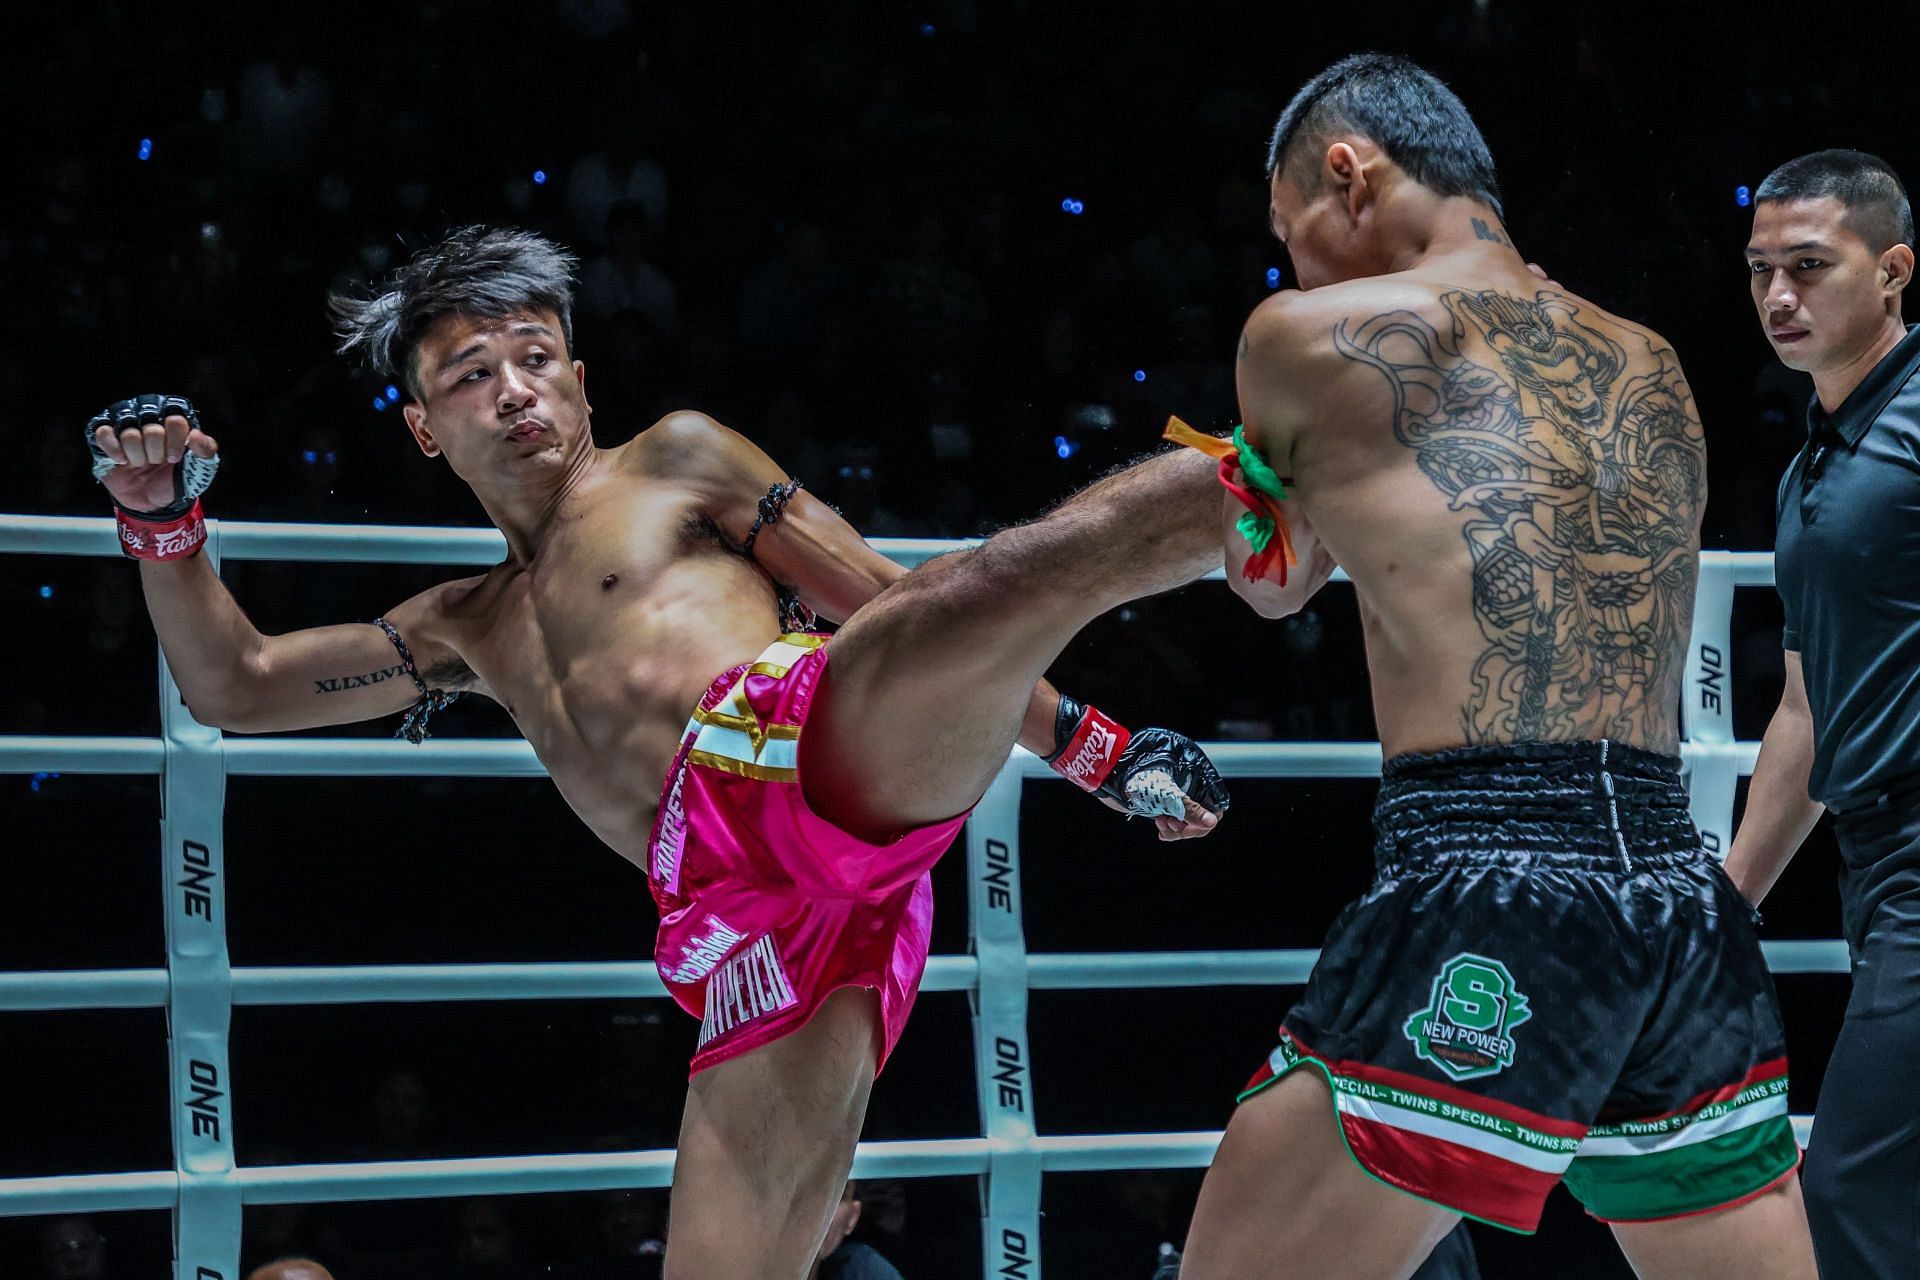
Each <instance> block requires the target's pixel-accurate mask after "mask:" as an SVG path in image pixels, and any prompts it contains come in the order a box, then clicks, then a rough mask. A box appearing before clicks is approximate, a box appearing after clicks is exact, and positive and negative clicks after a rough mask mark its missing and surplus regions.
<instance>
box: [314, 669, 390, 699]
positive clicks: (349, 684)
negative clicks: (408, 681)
mask: <svg viewBox="0 0 1920 1280" xmlns="http://www.w3.org/2000/svg"><path fill="white" fill-rule="evenodd" d="M406 670H407V665H406V663H404V662H400V663H395V664H394V665H393V666H391V667H382V668H381V669H380V670H378V671H369V672H367V673H366V674H365V675H360V676H334V677H333V678H331V679H328V680H315V681H314V682H313V691H314V692H315V693H339V692H341V691H342V690H345V689H364V688H366V687H367V686H369V685H376V684H379V683H380V682H381V681H383V680H391V679H393V678H394V677H395V676H397V675H404V674H405V673H406Z"/></svg>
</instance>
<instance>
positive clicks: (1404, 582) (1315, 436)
mask: <svg viewBox="0 0 1920 1280" xmlns="http://www.w3.org/2000/svg"><path fill="white" fill-rule="evenodd" d="M1511 261H1512V259H1511V255H1509V254H1503V255H1500V256H1498V257H1496V256H1494V255H1492V254H1486V255H1481V254H1475V253H1471V252H1468V253H1461V254H1455V255H1452V256H1450V257H1449V258H1448V259H1446V260H1444V261H1436V262H1430V263H1427V264H1424V265H1423V266H1422V267H1421V268H1419V269H1416V270H1415V271H1412V272H1407V273H1403V274H1399V275H1392V276H1380V277H1371V278H1367V279H1362V280H1355V281H1351V282H1348V283H1344V284H1339V285H1334V286H1330V287H1327V288H1322V289H1317V290H1314V291H1312V292H1311V293H1307V294H1295V295H1289V296H1284V297H1282V298H1281V299H1279V300H1278V301H1277V302H1276V303H1275V304H1272V305H1276V306H1277V307H1281V308H1284V310H1285V314H1286V334H1287V336H1288V337H1289V339H1290V340H1291V342H1292V344H1293V345H1292V348H1291V352H1290V354H1289V355H1287V356H1286V357H1285V359H1284V363H1285V365H1286V370H1285V371H1284V372H1281V371H1276V372H1277V373H1280V376H1284V377H1286V378H1289V379H1291V381H1292V385H1293V386H1294V387H1295V388H1296V389H1295V390H1294V391H1293V392H1292V393H1291V394H1290V399H1291V403H1289V404H1287V405H1285V406H1284V407H1283V408H1281V409H1279V410H1277V411H1276V412H1275V413H1274V414H1273V417H1274V419H1275V422H1276V424H1277V426H1276V429H1274V430H1271V431H1269V432H1268V433H1267V435H1266V437H1265V442H1266V443H1267V444H1268V448H1269V453H1270V455H1271V456H1272V457H1273V460H1274V461H1275V463H1276V465H1278V466H1279V467H1280V469H1281V470H1282V471H1283V472H1288V471H1290V472H1291V474H1292V476H1293V479H1294V483H1295V486H1296V489H1295V497H1296V498H1297V500H1298V501H1299V502H1300V503H1301V505H1302V506H1303V507H1304V509H1305V511H1306V514H1307V515H1308V517H1309V518H1310V519H1311V520H1312V522H1313V525H1314V528H1315V529H1316V530H1317V532H1318V534H1319V537H1320V538H1321V540H1322V541H1323V542H1324V543H1325V545H1326V546H1327V548H1328V549H1329V550H1330V551H1331V552H1332V553H1333V555H1334V557H1335V558H1336V559H1337V560H1338V561H1339V563H1340V564H1341V565H1342V566H1343V567H1344V568H1345V569H1346V570H1347V572H1348V574H1349V575H1350V576H1351V577H1352V579H1353V581H1354V584H1355V586H1356V588H1357V591H1358V597H1359V603H1360V610H1361V616H1362V620H1363V623H1364V626H1365V632H1366V640H1367V658H1368V664H1369V666H1370V668H1371V670H1372V676H1373V690H1374V704H1375V713H1376V717H1377V720H1378V723H1379V729H1380V737H1381V742H1382V744H1383V746H1384V748H1385V750H1386V752H1387V754H1388V755H1390V756H1391V755H1395V754H1398V753H1400V752H1405V751H1430V750H1438V749H1443V748H1446V747H1451V746H1459V745H1462V744H1467V743H1485V742H1508V741H1529V740H1565V739H1580V738H1598V737H1607V738H1613V739H1616V740H1619V741H1623V742H1629V743H1633V744H1635V745H1639V746H1645V747H1649V748H1652V749H1655V750H1660V751H1668V752H1671V751H1673V750H1675V749H1676V747H1677V743H1678V725H1677V723H1676V716H1677V710H1678V704H1679V686H1680V678H1681V670H1682V666H1681V664H1682V661H1683V656H1684V652H1685V646H1686V643H1687V635H1688V630H1689V627H1690V625H1691V619H1692V609H1693V591H1694V579H1695V574H1696V571H1697V567H1698V552H1699V520H1700V512H1701V509H1702V507H1703V506H1704V504H1705V500H1706V456H1705V445H1704V438H1703V435H1702V432H1701V428H1700V422H1699V418H1698V416H1697V414H1696V412H1695V410H1694V406H1693V400H1692V396H1691V393H1690V391H1689V389H1688V387H1687V385H1686V382H1685V379H1684V378H1683V376H1682V375H1681V372H1680V368H1679V364H1678V361H1677V360H1676V359H1675V357H1674V353H1673V351H1672V349H1671V348H1669V347H1668V346H1667V345H1666V343H1665V342H1664V341H1663V340H1662V339H1661V338H1660V337H1659V336H1658V335H1657V334H1654V333H1651V332H1649V331H1648V330H1646V329H1643V328H1641V327H1639V326H1637V325H1634V324H1631V323H1629V322H1627V321H1623V320H1620V319H1618V318H1616V317H1614V316H1610V315H1608V314H1607V313H1606V312H1604V311H1601V310H1600V309H1599V308H1597V307H1595V306H1593V305H1592V304H1591V303H1588V302H1586V301H1584V300H1583V299H1580V298H1578V297H1575V296H1573V295H1572V294H1569V293H1567V292H1565V291H1564V290H1561V289H1560V288H1558V287H1557V286H1549V285H1543V283H1542V282H1541V281H1540V280H1538V279H1537V278H1535V277H1533V276H1532V275H1530V274H1528V273H1526V272H1525V271H1523V270H1520V269H1518V267H1517V266H1509V265H1508V263H1509V262H1511ZM1259 325H1260V316H1259V315H1258V314H1256V318H1255V323H1254V324H1253V325H1250V326H1249V333H1250V334H1255V333H1258V332H1259ZM1267 350H1271V348H1270V347H1269V348H1267ZM1262 355H1263V351H1262V350H1254V351H1253V352H1252V354H1251V356H1250V358H1252V359H1256V360H1258V359H1261V358H1262ZM1242 381H1243V386H1244V385H1246V383H1247V381H1248V379H1247V378H1246V376H1245V373H1244V371H1243V379H1242ZM1261 385H1273V383H1271V382H1267V383H1264V384H1261ZM1303 386H1304V387H1308V388H1311V390H1309V391H1305V392H1301V391H1299V390H1298V389H1297V388H1299V387H1303ZM1259 413H1260V410H1259V407H1258V406H1247V415H1248V418H1249V421H1250V422H1257V421H1259V420H1260V417H1259ZM1283 452H1284V453H1287V454H1289V455H1290V456H1287V457H1284V458H1283V456H1282V454H1283Z"/></svg>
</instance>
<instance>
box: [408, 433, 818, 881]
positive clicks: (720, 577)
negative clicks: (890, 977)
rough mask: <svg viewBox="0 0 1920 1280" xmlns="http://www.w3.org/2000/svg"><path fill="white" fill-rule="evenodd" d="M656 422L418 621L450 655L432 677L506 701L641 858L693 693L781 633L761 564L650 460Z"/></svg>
mask: <svg viewBox="0 0 1920 1280" xmlns="http://www.w3.org/2000/svg"><path fill="white" fill-rule="evenodd" d="M658 430H659V429H658V428H655V429H654V431H650V432H645V433H642V434H641V435H640V436H638V437H636V438H635V439H634V440H633V441H632V442H630V443H629V444H627V445H625V446H622V447H621V448H619V449H613V450H607V451H604V453H603V455H602V457H601V460H600V464H599V465H598V467H597V468H596V473H595V474H594V475H592V476H591V477H590V478H589V479H588V480H587V481H585V482H583V483H582V484H580V485H579V486H577V487H576V488H575V489H574V490H573V491H572V492H570V493H569V494H568V495H567V496H566V498H565V499H563V500H562V503H561V505H560V506H559V507H558V508H557V510H556V511H555V513H554V517H553V519H552V520H551V522H550V523H549V525H548V528H547V530H546V532H545V534H544V536H543V538H542V539H541V542H540V545H539V548H538V551H537V553H536V554H535V555H534V556H533V557H532V559H531V560H530V561H528V562H527V563H525V564H514V563H508V564H503V565H500V566H498V567H496V568H494V569H492V570H490V571H489V572H488V573H486V574H485V575H484V576H482V577H479V578H475V579H471V580H469V581H466V582H463V583H459V584H452V585H450V586H449V587H448V588H446V589H445V590H443V592H442V593H440V596H439V608H438V610H437V613H438V617H437V618H436V619H435V620H434V621H433V623H432V625H431V633H432V634H433V635H434V637H435V639H436V640H437V641H438V644H439V647H440V648H443V649H445V650H451V651H452V654H454V655H457V660H449V659H442V661H441V662H438V663H435V664H434V667H435V669H434V671H433V672H432V675H433V677H434V679H435V681H436V683H440V684H444V685H447V686H450V687H466V688H471V689H474V690H476V691H478V692H482V693H485V694H486V695H487V696H489V697H491V698H493V699H494V700H496V701H498V702H499V703H501V704H502V705H503V706H505V707H506V709H507V711H508V713H509V714H510V715H512V717H513V720H514V723H515V724H516V725H517V726H519V728H520V731H521V733H523V734H524V735H525V736H526V739H527V741H528V742H529V743H531V744H532V746H533V749H534V752H535V754H536V755H538V756H539V758H540V761H541V763H542V764H544V765H545V766H546V767H547V770H548V772H549V773H550V774H551V775H552V776H553V780H554V783H555V785H557V786H558V787H559V788H560V792H561V794H562V795H563V796H565V797H566V800H567V802H568V804H570V805H571V806H572V807H573V809H574V810H575V811H576V812H577V813H578V814H579V815H580V817H581V818H582V819H583V820H585V821H586V823H587V825H588V826H590V827H591V828H592V829H593V831H594V834H596V835H598V836H599V837H600V838H601V839H602V840H603V841H605V842H606V843H607V844H608V845H609V846H611V847H612V848H613V849H615V850H617V851H618V852H619V853H621V854H622V855H623V856H625V857H627V858H628V859H631V860H632V861H634V862H636V863H638V864H640V865H641V866H645V865H646V845H647V839H648V836H649V834H650V831H651V829H652V824H653V816H654V810H655V808H656V806H657V804H658V799H659V792H660V786H661V782H662V780H663V778H664V777H665V774H666V771H667V768H668V767H669V765H670V764H671V763H672V760H673V755H674V752H675V750H676V749H677V747H678V744H679V739H680V734H681V731H682V729H683V728H684V727H685V725H686V723H687V719H688V717H689V715H690V714H691V713H692V711H693V708H694V705H695V703H697V702H698V701H699V699H700V696H701V694H702V693H703V692H704V691H705V689H706V687H707V685H708V684H709V683H710V682H711V681H712V680H713V678H714V677H715V676H716V675H718V674H720V673H721V672H723V671H725V670H727V669H728V668H729V667H732V666H735V665H737V664H739V663H742V662H747V661H751V660H752V659H753V658H754V656H755V655H757V654H758V653H759V652H760V651H761V650H762V649H764V648H765V647H766V646H767V645H768V644H769V643H771V642H772V641H773V639H774V638H775V637H776V636H777V635H778V634H779V631H780V627H779V622H778V612H777V605H776V600H775V594H774V588H773V584H772V581H771V580H770V579H769V578H768V576H767V574H766V573H764V572H762V571H761V569H760V568H759V567H758V566H757V565H756V564H754V563H753V562H752V561H751V560H748V559H746V558H744V557H742V556H740V555H739V554H737V553H736V552H734V551H732V550H730V549H728V548H727V546H726V545H725V544H723V542H722V541H721V540H720V536H719V534H718V532H717V530H716V528H715V526H714V524H713V522H712V517H711V514H710V513H709V511H707V510H706V509H705V506H706V504H705V503H704V501H703V495H702V494H701V493H700V492H699V490H698V488H697V487H696V486H693V485H689V484H683V483H679V482H677V481H676V479H675V478H674V477H673V476H672V475H670V474H663V473H662V470H661V469H660V468H658V467H657V466H655V465H652V464H653V463H654V462H655V461H656V459H655V458H653V457H651V456H650V453H653V452H657V450H655V449H654V448H653V446H654V445H655V444H657V439H650V437H654V435H655V432H657V431H658ZM422 660H423V662H425V661H427V659H426V658H425V657H424V655H423V659H422ZM462 663H463V664H464V669H463V668H462V666H461V664H462ZM469 673H470V674H469Z"/></svg>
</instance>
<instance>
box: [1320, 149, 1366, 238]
mask: <svg viewBox="0 0 1920 1280" xmlns="http://www.w3.org/2000/svg"><path fill="white" fill-rule="evenodd" d="M1321 163H1322V164H1323V165H1324V166H1325V169H1324V172H1322V174H1321V180H1322V181H1323V182H1325V183H1326V184H1327V185H1328V186H1329V187H1331V188H1332V189H1333V190H1334V191H1336V192H1338V193H1339V195H1340V202H1341V203H1342V204H1344V205H1346V206H1347V215H1348V216H1349V217H1351V218H1353V219H1354V220H1356V221H1358V220H1359V217H1360V210H1361V209H1363V208H1364V207H1365V206H1366V204H1367V202H1368V200H1370V199H1371V198H1372V196H1373V184H1372V183H1371V182H1370V181H1368V178H1367V170H1366V166H1365V165H1364V164H1363V163H1361V160H1360V153H1359V152H1358V151H1357V150H1355V149H1354V146H1353V144H1352V143H1351V142H1335V143H1332V144H1330V145H1329V146H1328V147H1327V154H1326V156H1325V157H1324V159H1323V160H1322V162H1321Z"/></svg>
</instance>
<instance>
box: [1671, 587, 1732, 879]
mask: <svg viewBox="0 0 1920 1280" xmlns="http://www.w3.org/2000/svg"><path fill="white" fill-rule="evenodd" d="M1732 634H1733V570H1732V567H1731V566H1729V565H1726V564H1722V563H1718V562H1716V561H1714V560H1711V559H1709V558H1707V557H1702V558H1701V562H1700V586H1699V590H1698V591H1697V592H1696V593H1695V596H1694V602H1693V636H1692V639H1691V641H1690V643H1689V644H1688V646H1687V670H1686V682H1685V688H1684V692H1683V695H1682V698H1681V706H1680V722H1681V727H1682V729H1683V730H1684V731H1685V733H1686V737H1687V741H1688V742H1689V743H1692V744H1693V745H1694V746H1695V747H1696V748H1698V749H1697V750H1695V751H1693V752H1691V753H1689V764H1688V770H1687V772H1688V775H1689V776H1688V778H1687V790H1688V791H1689V792H1690V793H1691V795H1692V798H1693V799H1692V809H1693V825H1694V826H1696V827H1698V828H1700V840H1701V843H1702V844H1704V845H1705V846H1706V849H1707V852H1708V853H1710V854H1712V855H1713V856H1714V857H1715V858H1717V859H1720V860H1721V861H1725V860H1726V856H1727V850H1728V848H1730V847H1731V846H1732V844H1733V799H1734V790H1735V788H1736V787H1737V786H1738V785H1739V782H1740V764H1739V761H1738V760H1737V759H1736V757H1735V754H1734V751H1733V671H1732V660H1731V658H1730V656H1729V655H1730V653H1731V650H1732V647H1733V645H1732Z"/></svg>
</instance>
